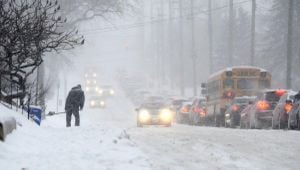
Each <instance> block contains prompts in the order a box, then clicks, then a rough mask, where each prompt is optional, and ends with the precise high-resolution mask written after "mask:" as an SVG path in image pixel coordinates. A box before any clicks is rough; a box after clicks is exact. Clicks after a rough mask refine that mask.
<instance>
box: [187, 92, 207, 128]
mask: <svg viewBox="0 0 300 170" xmlns="http://www.w3.org/2000/svg"><path fill="white" fill-rule="evenodd" d="M205 107H206V98H205V97H200V98H195V99H194V100H193V103H192V106H191V109H190V112H189V124H191V125H201V124H202V125H203V124H204V123H205V115H206V108H205Z"/></svg>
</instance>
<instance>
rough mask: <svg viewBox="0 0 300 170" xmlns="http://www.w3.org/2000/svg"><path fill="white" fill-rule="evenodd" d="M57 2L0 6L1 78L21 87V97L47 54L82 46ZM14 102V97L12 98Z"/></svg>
mask: <svg viewBox="0 0 300 170" xmlns="http://www.w3.org/2000/svg"><path fill="white" fill-rule="evenodd" d="M60 9H61V7H60V5H59V4H58V2H57V1H54V0H47V1H45V0H32V1H28V0H19V1H11V0H2V1H1V2H0V32H1V33H0V65H1V68H0V74H1V78H2V77H4V76H8V77H9V78H8V79H9V80H10V81H11V82H12V83H15V84H17V85H19V87H20V88H21V91H22V94H19V95H17V96H19V97H22V96H24V93H25V89H26V87H25V83H26V79H27V78H28V77H29V76H30V75H31V74H32V73H33V72H34V71H35V70H36V68H37V67H38V66H39V65H40V64H41V63H42V62H43V57H44V54H45V53H47V52H58V53H59V52H60V51H62V50H69V49H73V48H74V47H75V46H77V45H80V44H83V43H84V39H83V37H82V36H79V35H78V34H77V31H76V30H75V29H71V30H65V29H62V28H63V27H64V25H65V24H66V22H67V19H66V18H63V17H62V16H61V15H60V14H61V12H60ZM10 98H12V96H10Z"/></svg>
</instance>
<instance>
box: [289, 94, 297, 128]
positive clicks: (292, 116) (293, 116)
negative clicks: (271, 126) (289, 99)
mask: <svg viewBox="0 0 300 170" xmlns="http://www.w3.org/2000/svg"><path fill="white" fill-rule="evenodd" d="M288 115H289V119H288V129H298V130H299V129H300V100H299V93H298V94H296V95H295V96H294V101H293V107H292V109H291V111H290V112H289V113H288Z"/></svg>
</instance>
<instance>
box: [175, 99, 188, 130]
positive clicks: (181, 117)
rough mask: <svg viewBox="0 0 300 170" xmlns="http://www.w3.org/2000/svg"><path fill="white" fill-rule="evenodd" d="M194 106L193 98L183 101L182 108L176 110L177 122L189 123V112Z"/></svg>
mask: <svg viewBox="0 0 300 170" xmlns="http://www.w3.org/2000/svg"><path fill="white" fill-rule="evenodd" d="M191 108H192V100H187V101H184V102H182V103H181V107H180V109H178V110H177V112H176V122H177V123H182V124H188V123H189V113H190V110H191Z"/></svg>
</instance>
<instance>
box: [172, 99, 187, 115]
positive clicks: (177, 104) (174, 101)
mask: <svg viewBox="0 0 300 170" xmlns="http://www.w3.org/2000/svg"><path fill="white" fill-rule="evenodd" d="M186 101H188V100H187V99H184V98H174V99H171V100H170V101H169V104H168V106H169V108H170V110H171V111H172V112H173V113H174V114H175V113H176V112H177V110H179V109H180V107H181V105H182V103H183V102H186Z"/></svg>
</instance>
